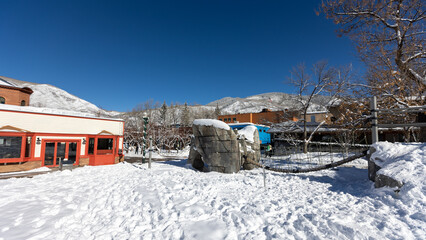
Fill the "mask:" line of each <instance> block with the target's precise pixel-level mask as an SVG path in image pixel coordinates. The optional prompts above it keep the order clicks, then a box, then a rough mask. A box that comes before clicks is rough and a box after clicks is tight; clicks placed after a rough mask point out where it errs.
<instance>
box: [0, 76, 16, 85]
mask: <svg viewBox="0 0 426 240" xmlns="http://www.w3.org/2000/svg"><path fill="white" fill-rule="evenodd" d="M0 85H3V86H8V87H17V86H16V85H15V84H13V83H11V82H8V81H6V80H4V79H3V78H0Z"/></svg>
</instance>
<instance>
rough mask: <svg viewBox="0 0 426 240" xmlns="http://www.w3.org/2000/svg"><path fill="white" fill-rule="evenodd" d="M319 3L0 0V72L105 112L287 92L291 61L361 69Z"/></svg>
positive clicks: (289, 89)
mask: <svg viewBox="0 0 426 240" xmlns="http://www.w3.org/2000/svg"><path fill="white" fill-rule="evenodd" d="M319 3H320V1H319V0H317V1H314V0H304V1H283V0H276V1H261V0H258V1H247V0H241V1H231V0H206V1H204V0H193V1H186V0H179V1H176V0H169V1H162V0H158V1H157V0H156V1H142V0H141V1H115V0H114V1H107V0H102V1H91V0H83V1H79V0H72V1H62V0H52V1H46V0H38V1H33V0H28V1H21V0H0V76H7V77H11V78H15V79H20V80H24V81H30V82H37V83H49V84H52V85H55V86H57V87H60V88H62V89H64V90H66V91H68V92H70V93H72V94H74V95H76V96H78V97H80V98H83V99H85V100H87V101H89V102H92V103H94V104H96V105H98V106H101V107H103V108H105V109H107V110H117V111H126V110H131V109H132V108H133V107H135V106H136V105H137V104H138V103H141V102H145V101H146V100H148V99H154V100H155V101H159V102H163V101H164V100H165V101H166V102H167V103H168V104H169V103H170V102H172V101H173V102H180V103H184V102H185V101H187V102H188V103H199V104H207V103H209V102H211V101H214V100H217V99H220V98H222V97H228V96H229V97H247V96H250V95H255V94H260V93H266V92H287V93H291V92H292V88H291V87H289V86H288V85H285V84H284V83H283V82H284V81H285V80H286V78H287V77H288V76H289V71H290V69H291V68H292V67H293V66H295V65H297V64H298V63H301V62H305V63H306V65H311V64H312V63H314V62H316V61H318V60H322V59H326V60H328V61H329V62H330V63H331V64H333V65H345V64H349V63H352V64H353V66H354V67H355V69H358V70H359V71H363V70H362V68H363V65H362V64H361V63H360V61H359V60H358V58H357V56H356V52H355V48H354V47H353V45H352V43H351V42H350V41H349V40H348V39H347V38H338V37H337V36H336V34H335V29H336V26H335V25H334V24H333V23H332V21H330V20H327V19H325V17H324V16H321V15H320V16H317V15H316V14H315V9H317V8H318V5H319Z"/></svg>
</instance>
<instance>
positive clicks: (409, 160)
mask: <svg viewBox="0 0 426 240" xmlns="http://www.w3.org/2000/svg"><path fill="white" fill-rule="evenodd" d="M372 149H373V150H372V153H371V156H370V164H371V165H372V164H374V168H375V172H374V174H373V172H371V173H370V172H369V175H370V174H371V176H370V177H372V176H374V181H375V187H384V186H388V187H392V188H398V189H401V191H402V192H405V193H407V194H409V192H411V194H418V193H419V192H420V193H421V192H422V189H424V188H425V187H426V143H389V142H378V143H375V144H373V146H372ZM370 167H371V166H369V171H371V170H372V169H373V168H371V169H370ZM415 189H417V190H415ZM413 191H414V192H416V193H413Z"/></svg>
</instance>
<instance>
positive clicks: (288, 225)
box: [0, 160, 426, 240]
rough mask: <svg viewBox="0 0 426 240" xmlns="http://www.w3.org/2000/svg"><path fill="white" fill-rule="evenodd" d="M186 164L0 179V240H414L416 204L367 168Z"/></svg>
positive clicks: (418, 230) (419, 221)
mask: <svg viewBox="0 0 426 240" xmlns="http://www.w3.org/2000/svg"><path fill="white" fill-rule="evenodd" d="M185 163H186V161H185V160H180V161H168V162H154V163H153V164H152V169H147V166H146V165H139V164H135V165H132V164H129V163H120V164H116V165H109V166H97V167H91V166H87V167H83V168H79V169H75V170H73V171H72V172H71V171H69V170H66V171H63V172H53V173H49V174H45V175H38V176H35V177H34V178H21V179H8V180H3V181H0V199H1V201H0V213H1V215H0V239H256V240H258V239H260V240H261V239H367V238H368V239H422V238H424V236H425V232H426V231H425V229H426V223H425V219H424V218H423V217H422V215H419V214H418V213H419V211H422V210H423V211H424V209H425V208H424V206H422V205H421V202H419V201H416V200H415V199H414V200H413V199H412V201H411V203H410V205H405V204H404V202H403V201H402V199H400V198H398V197H397V196H395V195H393V192H392V191H388V190H377V189H373V188H372V183H371V182H370V181H368V180H367V170H366V169H357V168H339V170H338V171H322V172H316V173H312V174H301V175H291V174H279V173H271V172H267V189H266V190H265V189H264V188H263V175H262V170H261V169H256V170H253V171H241V172H240V173H237V174H221V173H216V172H210V173H201V172H197V171H195V170H193V169H192V168H191V167H189V166H188V165H185Z"/></svg>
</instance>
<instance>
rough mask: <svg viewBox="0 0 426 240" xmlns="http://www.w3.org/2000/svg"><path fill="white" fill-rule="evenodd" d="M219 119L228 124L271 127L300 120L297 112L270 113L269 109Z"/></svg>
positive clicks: (222, 116)
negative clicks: (273, 124) (242, 123)
mask: <svg viewBox="0 0 426 240" xmlns="http://www.w3.org/2000/svg"><path fill="white" fill-rule="evenodd" d="M218 119H219V120H220V121H224V122H226V123H239V122H240V123H241V122H250V123H254V124H263V125H271V124H272V123H280V122H285V121H297V120H298V118H297V112H294V111H270V110H269V109H264V110H262V112H259V113H240V114H229V115H220V116H219V117H218Z"/></svg>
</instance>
